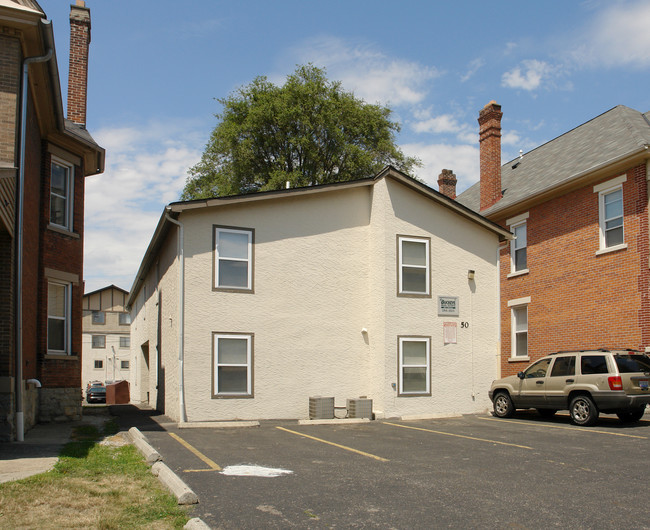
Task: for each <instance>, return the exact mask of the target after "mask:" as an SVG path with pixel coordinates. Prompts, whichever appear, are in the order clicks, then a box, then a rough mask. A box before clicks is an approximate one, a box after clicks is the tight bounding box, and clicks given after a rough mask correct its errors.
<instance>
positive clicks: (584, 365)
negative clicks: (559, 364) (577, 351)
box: [580, 355, 608, 375]
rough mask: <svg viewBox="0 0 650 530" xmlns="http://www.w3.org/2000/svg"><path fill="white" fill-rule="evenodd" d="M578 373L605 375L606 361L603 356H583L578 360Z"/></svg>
mask: <svg viewBox="0 0 650 530" xmlns="http://www.w3.org/2000/svg"><path fill="white" fill-rule="evenodd" d="M580 372H581V373H582V375H590V374H606V373H607V372H608V370H607V359H606V358H605V356H604V355H583V356H582V359H581V360H580Z"/></svg>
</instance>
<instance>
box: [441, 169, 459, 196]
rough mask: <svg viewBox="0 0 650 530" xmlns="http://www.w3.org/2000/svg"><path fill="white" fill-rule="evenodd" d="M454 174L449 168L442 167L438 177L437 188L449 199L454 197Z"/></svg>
mask: <svg viewBox="0 0 650 530" xmlns="http://www.w3.org/2000/svg"><path fill="white" fill-rule="evenodd" d="M456 182H457V181H456V175H454V172H453V171H452V170H451V169H443V170H442V173H440V176H439V177H438V190H439V191H440V193H442V194H443V195H446V196H447V197H449V198H450V199H455V198H456Z"/></svg>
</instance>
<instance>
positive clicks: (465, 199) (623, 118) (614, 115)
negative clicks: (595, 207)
mask: <svg viewBox="0 0 650 530" xmlns="http://www.w3.org/2000/svg"><path fill="white" fill-rule="evenodd" d="M647 145H650V112H648V113H646V114H642V113H641V112H638V111H636V110H634V109H631V108H629V107H625V106H623V105H619V106H617V107H614V108H613V109H611V110H608V111H607V112H605V113H603V114H601V115H600V116H597V117H595V118H594V119H592V120H590V121H588V122H587V123H584V124H582V125H580V126H578V127H576V128H575V129H572V130H570V131H568V132H566V133H564V134H563V135H562V136H558V137H557V138H555V139H554V140H551V141H550V142H548V143H545V144H543V145H541V146H539V147H537V148H535V149H533V150H532V151H530V152H528V153H526V154H524V155H523V158H521V159H519V158H516V159H515V160H512V161H510V162H508V163H506V164H504V165H503V166H501V188H502V190H503V198H502V199H501V200H500V201H499V202H497V203H496V204H495V205H493V206H491V207H490V208H487V209H485V210H483V211H482V212H481V214H483V215H488V216H489V215H490V214H491V213H495V212H497V211H499V210H502V209H504V208H507V207H508V206H512V205H514V204H516V203H518V202H520V201H522V200H525V199H527V198H530V197H533V196H535V195H538V194H539V193H542V192H543V191H545V190H549V189H552V188H554V187H557V186H559V185H561V184H563V183H566V182H568V181H570V180H572V179H573V178H576V177H578V176H580V175H583V174H585V173H588V172H589V171H591V170H595V169H596V168H598V167H600V166H603V165H606V164H607V163H608V162H613V161H615V160H617V159H619V158H622V157H625V156H626V155H631V154H633V153H635V152H637V151H639V150H640V149H643V148H644V146H647ZM457 201H458V202H460V203H461V204H463V205H465V206H467V207H469V208H471V209H473V210H475V211H478V210H479V205H480V187H479V183H478V182H477V183H476V184H474V185H473V186H472V187H470V188H469V189H468V190H466V191H464V192H463V193H461V194H460V195H459V196H458V198H457Z"/></svg>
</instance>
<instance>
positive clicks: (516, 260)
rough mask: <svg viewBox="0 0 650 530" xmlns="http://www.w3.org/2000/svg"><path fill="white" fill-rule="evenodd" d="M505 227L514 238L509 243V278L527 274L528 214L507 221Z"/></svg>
mask: <svg viewBox="0 0 650 530" xmlns="http://www.w3.org/2000/svg"><path fill="white" fill-rule="evenodd" d="M506 225H508V226H509V227H510V231H511V232H512V233H513V234H514V236H515V237H514V239H512V240H511V241H510V274H509V276H518V275H520V274H524V273H527V272H528V212H526V213H523V214H521V215H518V216H516V217H513V218H512V219H508V220H507V221H506Z"/></svg>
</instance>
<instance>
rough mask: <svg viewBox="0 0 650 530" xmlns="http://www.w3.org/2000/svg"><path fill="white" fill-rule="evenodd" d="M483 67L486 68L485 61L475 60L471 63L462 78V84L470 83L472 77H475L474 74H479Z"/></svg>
mask: <svg viewBox="0 0 650 530" xmlns="http://www.w3.org/2000/svg"><path fill="white" fill-rule="evenodd" d="M483 66H485V60H483V59H474V60H473V61H471V62H470V63H469V66H468V68H467V72H465V74H463V75H462V76H461V78H460V81H461V83H465V82H466V81H469V80H470V79H471V78H472V77H474V74H475V73H476V72H478V71H479V70H480V69H481V68H482V67H483Z"/></svg>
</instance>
